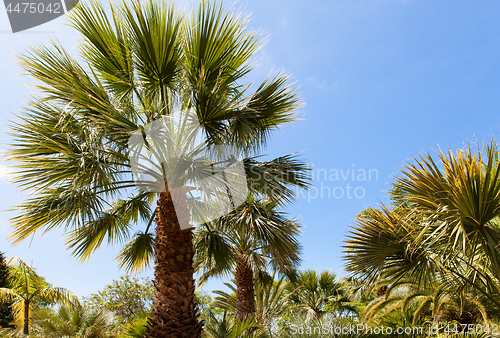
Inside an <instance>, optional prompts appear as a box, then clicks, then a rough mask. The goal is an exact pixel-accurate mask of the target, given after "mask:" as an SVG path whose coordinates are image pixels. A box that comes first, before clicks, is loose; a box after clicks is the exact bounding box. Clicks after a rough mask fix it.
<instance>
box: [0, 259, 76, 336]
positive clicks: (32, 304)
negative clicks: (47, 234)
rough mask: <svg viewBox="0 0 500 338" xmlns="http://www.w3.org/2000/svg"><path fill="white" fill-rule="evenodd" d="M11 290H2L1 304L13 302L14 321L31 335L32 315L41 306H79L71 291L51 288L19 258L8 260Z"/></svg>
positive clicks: (24, 331)
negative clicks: (57, 304)
mask: <svg viewBox="0 0 500 338" xmlns="http://www.w3.org/2000/svg"><path fill="white" fill-rule="evenodd" d="M8 265H9V277H8V279H9V284H10V285H11V287H10V288H0V302H12V309H13V311H14V319H15V321H16V322H18V323H23V325H24V326H23V333H24V334H29V324H30V318H31V313H32V312H33V310H35V309H36V308H37V307H38V306H39V305H40V304H42V303H46V304H47V303H48V304H54V303H61V304H71V305H74V304H78V298H77V297H76V296H75V295H73V293H71V292H70V291H69V290H66V289H64V288H60V287H53V286H50V285H49V284H48V283H47V282H46V281H45V280H44V279H43V278H42V277H40V276H38V275H37V274H36V272H35V270H33V269H32V268H31V267H30V266H29V265H28V264H26V263H25V262H24V261H23V260H22V259H20V258H19V257H12V258H10V259H9V260H8Z"/></svg>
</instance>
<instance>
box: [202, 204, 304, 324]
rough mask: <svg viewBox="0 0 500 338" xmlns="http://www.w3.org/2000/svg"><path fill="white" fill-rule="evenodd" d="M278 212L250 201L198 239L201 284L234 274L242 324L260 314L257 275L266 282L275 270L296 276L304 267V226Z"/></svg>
mask: <svg viewBox="0 0 500 338" xmlns="http://www.w3.org/2000/svg"><path fill="white" fill-rule="evenodd" d="M276 207H277V205H276V203H274V202H271V201H269V200H267V199H264V200H262V199H260V200H257V199H255V198H254V197H253V196H249V197H248V199H247V201H246V202H245V203H243V204H242V205H241V206H239V207H238V208H236V209H234V210H233V211H232V212H230V213H229V214H227V215H225V216H223V217H221V218H219V219H217V220H216V221H214V222H211V223H205V224H204V225H203V226H201V227H200V228H199V229H198V230H197V231H196V233H195V244H196V245H195V246H196V255H195V269H196V270H198V271H200V272H201V273H202V274H201V277H200V282H204V281H206V280H207V279H208V278H210V277H213V276H221V275H229V274H231V273H233V274H234V278H235V282H236V302H237V316H238V317H239V318H240V319H243V318H245V317H247V316H249V315H253V314H254V313H255V290H254V282H255V278H254V276H255V275H256V274H257V275H261V276H262V275H263V274H265V273H266V271H267V269H268V268H269V267H270V268H271V269H272V270H275V271H277V272H280V273H281V274H284V275H292V274H293V273H294V272H295V270H296V268H297V267H298V264H299V262H300V257H299V256H300V251H301V248H300V244H299V242H298V240H297V237H298V235H299V233H300V225H299V224H298V223H297V222H296V221H295V220H294V219H287V218H286V217H285V214H284V213H283V212H280V211H278V210H277V209H276Z"/></svg>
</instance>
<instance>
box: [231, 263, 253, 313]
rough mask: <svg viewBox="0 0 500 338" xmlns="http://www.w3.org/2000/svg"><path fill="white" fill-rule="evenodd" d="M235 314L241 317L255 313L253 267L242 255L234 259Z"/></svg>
mask: <svg viewBox="0 0 500 338" xmlns="http://www.w3.org/2000/svg"><path fill="white" fill-rule="evenodd" d="M235 279H236V315H237V317H238V318H240V319H243V318H246V317H248V316H250V315H253V314H255V295H254V280H253V269H252V266H251V265H250V264H248V263H247V262H246V261H245V260H244V259H243V257H242V256H238V258H237V261H236V273H235Z"/></svg>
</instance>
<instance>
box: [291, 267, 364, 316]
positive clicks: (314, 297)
mask: <svg viewBox="0 0 500 338" xmlns="http://www.w3.org/2000/svg"><path fill="white" fill-rule="evenodd" d="M290 290H293V293H292V295H291V297H290V301H291V303H292V304H293V305H294V308H295V309H298V310H299V312H304V313H305V314H306V316H307V318H308V319H319V318H321V317H322V316H323V315H324V314H326V313H331V314H336V315H337V316H341V315H342V314H345V313H354V314H356V312H357V310H356V308H355V307H354V306H352V305H350V304H348V303H349V298H347V296H346V294H347V290H346V289H345V287H344V285H343V284H342V283H341V282H340V281H339V280H337V276H336V275H335V274H334V273H331V272H330V271H327V270H325V271H323V272H321V273H320V274H318V273H317V272H316V271H314V270H307V271H301V272H300V274H299V277H298V278H297V280H296V281H294V282H293V283H292V284H291V286H290Z"/></svg>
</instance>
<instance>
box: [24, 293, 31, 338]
mask: <svg viewBox="0 0 500 338" xmlns="http://www.w3.org/2000/svg"><path fill="white" fill-rule="evenodd" d="M23 333H24V334H29V333H30V302H29V301H28V300H25V301H24V328H23Z"/></svg>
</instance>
